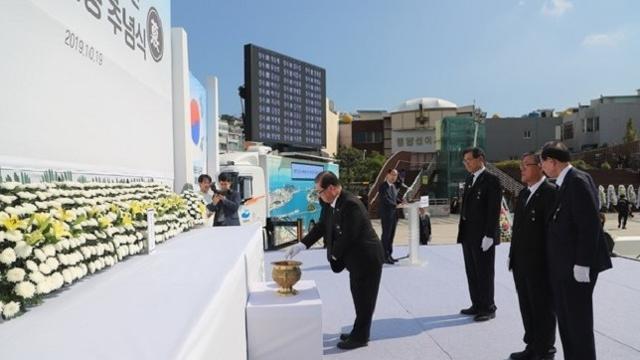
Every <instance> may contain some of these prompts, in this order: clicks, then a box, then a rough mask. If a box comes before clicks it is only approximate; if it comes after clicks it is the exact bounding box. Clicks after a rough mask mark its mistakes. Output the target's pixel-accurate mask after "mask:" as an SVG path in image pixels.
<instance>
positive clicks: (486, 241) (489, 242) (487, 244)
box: [482, 236, 493, 251]
mask: <svg viewBox="0 0 640 360" xmlns="http://www.w3.org/2000/svg"><path fill="white" fill-rule="evenodd" d="M491 246H493V239H492V238H490V237H486V236H485V237H483V238H482V251H487V250H489V249H490V248H491Z"/></svg>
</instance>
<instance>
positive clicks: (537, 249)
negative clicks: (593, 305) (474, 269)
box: [509, 152, 556, 360]
mask: <svg viewBox="0 0 640 360" xmlns="http://www.w3.org/2000/svg"><path fill="white" fill-rule="evenodd" d="M520 178H521V181H522V182H523V183H525V184H526V185H527V187H526V188H524V189H522V190H521V191H520V193H519V194H518V200H517V201H516V207H515V210H514V214H513V228H512V235H511V247H510V248H509V270H512V271H513V281H514V283H515V286H516V292H517V294H518V302H519V304H520V314H521V315H522V324H523V325H524V339H523V340H524V343H525V344H526V347H525V349H524V350H523V351H520V352H515V353H512V354H511V356H510V357H509V358H510V359H512V360H552V359H553V358H554V356H555V352H556V348H555V347H554V343H555V340H556V317H555V314H554V312H553V297H552V295H551V284H550V283H549V272H548V269H547V255H546V250H545V249H546V238H547V236H546V232H547V224H546V221H547V218H548V215H549V214H550V213H551V211H552V210H553V203H554V201H555V196H556V188H555V186H554V185H552V184H551V183H549V182H548V181H547V180H546V178H545V176H544V174H543V173H542V167H541V165H540V157H539V156H538V155H537V154H534V153H531V152H530V153H526V154H524V155H523V156H522V159H521V161H520Z"/></svg>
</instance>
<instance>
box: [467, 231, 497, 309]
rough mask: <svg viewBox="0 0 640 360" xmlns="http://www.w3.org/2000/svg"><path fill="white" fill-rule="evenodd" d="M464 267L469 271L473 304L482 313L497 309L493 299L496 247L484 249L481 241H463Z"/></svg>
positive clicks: (468, 280)
mask: <svg viewBox="0 0 640 360" xmlns="http://www.w3.org/2000/svg"><path fill="white" fill-rule="evenodd" d="M462 254H463V255H464V268H465V270H466V272H467V282H468V283H469V295H470V296H471V304H472V305H473V307H475V308H476V309H477V310H478V311H479V312H481V313H490V312H494V311H495V310H496V305H495V303H494V301H493V293H494V285H493V284H494V277H495V272H494V271H495V269H494V267H495V259H496V247H495V246H492V247H491V248H490V249H489V250H487V251H482V248H481V247H480V242H477V243H475V242H472V241H465V242H463V243H462Z"/></svg>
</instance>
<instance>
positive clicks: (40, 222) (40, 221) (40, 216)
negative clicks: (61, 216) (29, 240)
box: [31, 213, 51, 230]
mask: <svg viewBox="0 0 640 360" xmlns="http://www.w3.org/2000/svg"><path fill="white" fill-rule="evenodd" d="M50 219H51V215H49V214H46V213H35V214H33V215H32V216H31V224H32V225H34V226H35V227H37V228H38V229H40V230H42V229H44V228H45V227H47V225H49V220H50Z"/></svg>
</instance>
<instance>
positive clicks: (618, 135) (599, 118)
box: [562, 90, 640, 152]
mask: <svg viewBox="0 0 640 360" xmlns="http://www.w3.org/2000/svg"><path fill="white" fill-rule="evenodd" d="M629 119H631V122H632V123H633V126H634V128H635V129H636V130H638V129H640V90H637V93H636V95H626V96H601V97H600V98H597V99H593V100H591V102H590V104H589V105H579V106H577V107H573V108H569V109H567V110H566V111H565V112H564V113H563V117H562V140H563V142H564V143H565V144H566V145H567V146H568V147H569V148H570V149H571V151H574V152H580V151H583V150H590V149H594V148H598V147H603V146H607V145H616V144H621V143H623V142H624V140H623V139H624V136H625V133H626V129H627V122H628V121H629Z"/></svg>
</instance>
